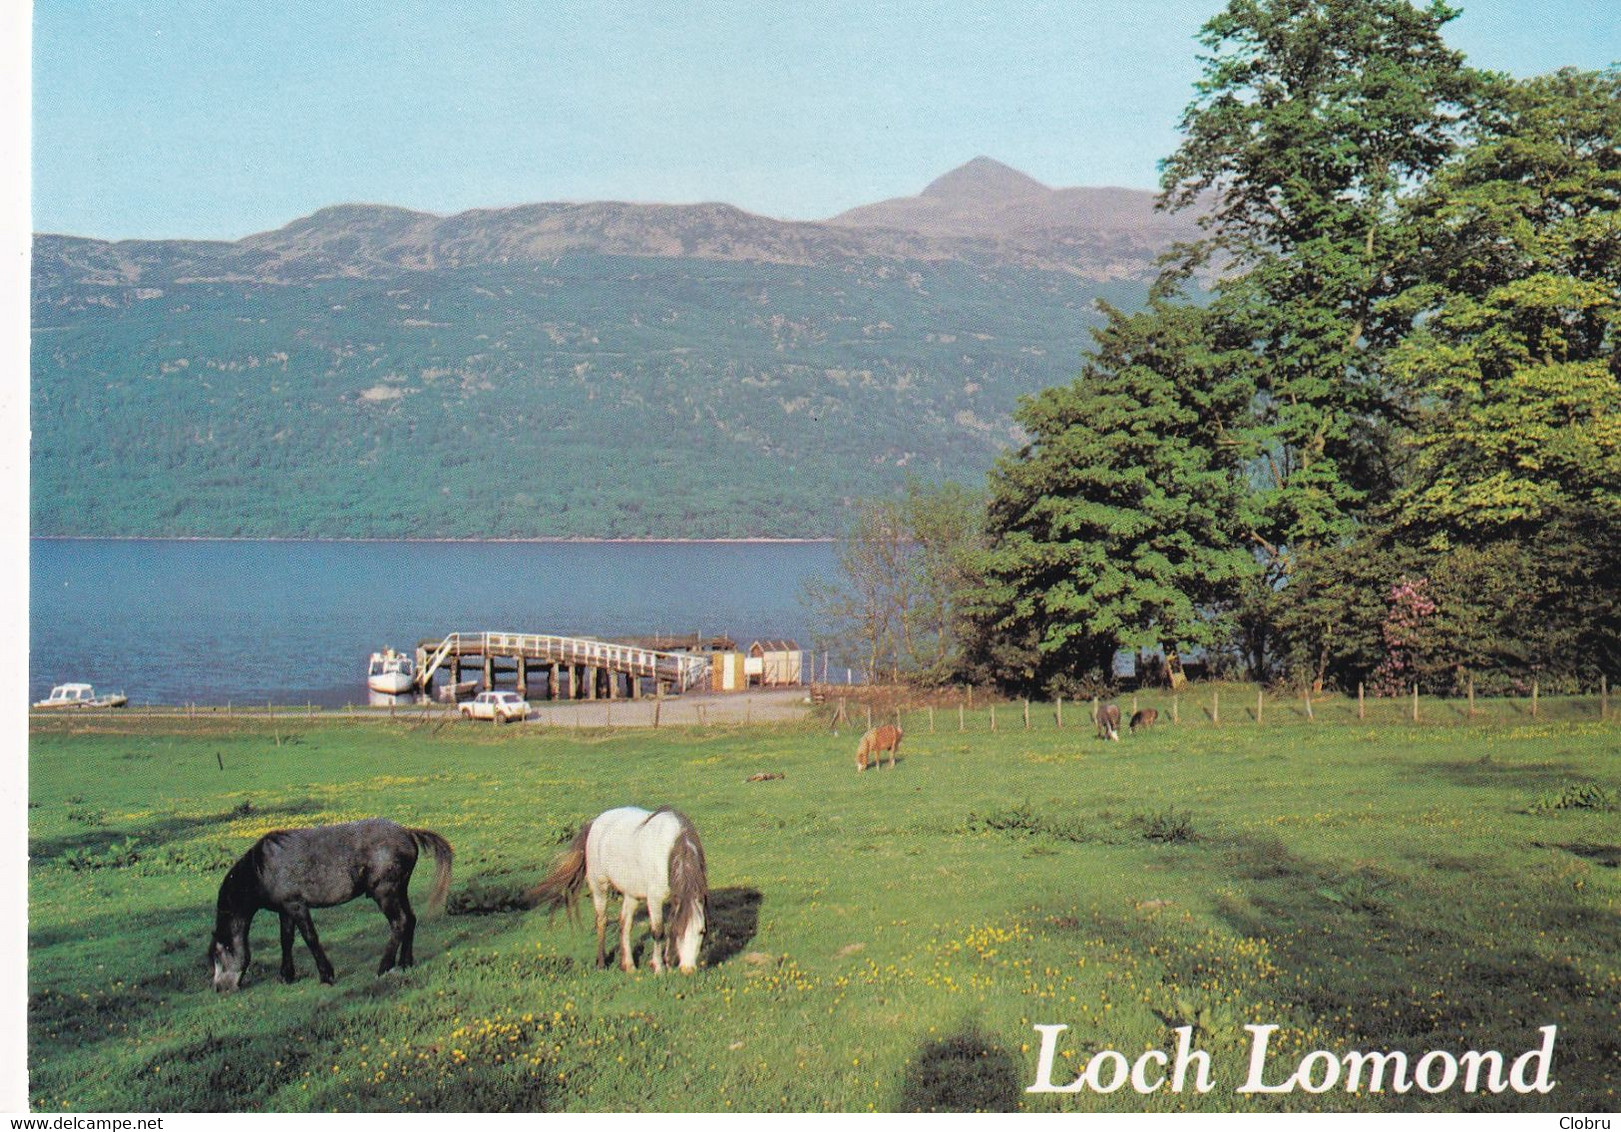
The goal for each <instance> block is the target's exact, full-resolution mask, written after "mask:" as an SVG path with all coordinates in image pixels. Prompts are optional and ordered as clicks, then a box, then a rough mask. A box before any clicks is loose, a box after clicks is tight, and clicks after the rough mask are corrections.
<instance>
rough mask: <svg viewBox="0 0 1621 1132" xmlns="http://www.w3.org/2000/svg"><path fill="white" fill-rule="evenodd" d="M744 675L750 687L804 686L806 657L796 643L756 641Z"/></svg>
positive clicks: (745, 664)
mask: <svg viewBox="0 0 1621 1132" xmlns="http://www.w3.org/2000/svg"><path fill="white" fill-rule="evenodd" d="M744 672H745V673H746V674H747V675H748V680H749V683H750V684H751V685H759V686H760V687H763V688H785V687H794V686H796V685H799V684H803V683H804V682H805V654H804V653H803V652H801V651H800V648H799V645H797V644H796V643H794V642H793V641H755V642H754V643H753V644H752V645H750V646H749V655H748V658H747V659H746V660H745V661H744Z"/></svg>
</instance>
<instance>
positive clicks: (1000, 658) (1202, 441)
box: [976, 302, 1255, 692]
mask: <svg viewBox="0 0 1621 1132" xmlns="http://www.w3.org/2000/svg"><path fill="white" fill-rule="evenodd" d="M1107 313H1108V315H1109V322H1108V324H1107V326H1105V327H1104V328H1103V329H1102V330H1099V331H1097V332H1095V333H1096V337H1097V346H1096V349H1095V351H1094V353H1093V355H1092V357H1091V359H1090V360H1089V362H1088V363H1087V365H1086V367H1085V369H1084V371H1083V373H1082V374H1081V376H1080V378H1079V379H1078V380H1077V381H1075V382H1074V383H1072V384H1071V385H1068V386H1061V387H1058V388H1054V389H1049V390H1046V391H1045V392H1043V393H1042V394H1040V395H1038V396H1036V397H1034V398H1031V399H1029V400H1027V401H1026V402H1025V403H1024V404H1023V405H1022V406H1021V408H1020V411H1019V414H1018V418H1019V422H1020V424H1021V425H1023V427H1024V428H1025V430H1026V431H1027V432H1028V434H1029V436H1030V440H1029V442H1028V443H1027V444H1026V445H1025V446H1024V447H1023V448H1021V449H1020V450H1019V451H1018V452H1016V453H1013V454H1011V455H1010V456H1008V457H1006V458H1004V459H1003V460H1002V461H1001V462H1000V463H999V464H998V465H997V467H996V469H995V470H994V471H993V473H992V476H991V498H990V503H989V507H988V511H987V521H986V525H987V531H988V538H989V544H990V549H989V550H988V551H987V552H986V554H985V556H984V559H983V575H984V583H983V589H982V590H981V592H980V600H979V602H978V606H977V610H976V613H977V624H978V629H979V634H978V638H977V646H976V654H977V657H978V659H979V661H980V662H981V663H982V664H984V665H985V666H987V667H989V668H992V669H994V670H995V672H996V674H997V675H998V676H999V677H1000V679H1001V680H1003V681H1004V682H1006V683H1011V684H1014V685H1018V686H1022V687H1024V688H1026V689H1030V690H1047V691H1060V692H1062V691H1076V690H1079V689H1080V688H1081V687H1084V686H1085V685H1086V684H1087V683H1088V682H1090V681H1106V680H1108V679H1109V678H1110V674H1111V670H1112V660H1113V657H1114V654H1115V652H1116V651H1117V650H1118V649H1120V648H1122V647H1127V648H1130V647H1146V646H1158V645H1165V646H1166V647H1172V648H1174V647H1177V646H1182V645H1188V644H1209V643H1211V642H1212V641H1213V640H1214V638H1215V635H1216V633H1217V632H1218V630H1217V628H1216V626H1215V624H1214V622H1213V621H1212V616H1211V615H1212V613H1214V612H1216V611H1218V610H1219V609H1220V608H1222V606H1223V605H1224V604H1225V603H1227V602H1228V601H1230V599H1231V598H1232V596H1233V595H1234V593H1235V592H1236V587H1237V586H1238V584H1239V582H1240V581H1241V579H1243V578H1244V577H1245V576H1246V575H1247V574H1248V573H1250V572H1251V571H1252V570H1253V569H1254V566H1255V560H1254V557H1253V556H1252V555H1251V554H1250V553H1249V552H1248V551H1247V550H1246V549H1245V548H1244V546H1243V544H1242V542H1241V541H1240V539H1239V536H1238V532H1239V530H1241V529H1242V527H1243V526H1244V525H1245V524H1246V523H1247V522H1248V516H1247V514H1246V510H1245V493H1244V490H1243V484H1242V464H1243V457H1244V449H1243V443H1244V442H1243V440H1242V437H1241V435H1240V430H1241V428H1242V424H1243V417H1244V414H1245V413H1246V412H1247V410H1248V405H1249V401H1250V398H1251V395H1252V393H1253V389H1252V387H1251V386H1249V385H1248V384H1247V383H1246V381H1245V380H1244V378H1243V377H1241V376H1240V377H1237V378H1235V377H1233V376H1232V374H1231V373H1230V372H1229V369H1228V367H1227V366H1226V364H1225V362H1224V359H1223V356H1222V351H1221V350H1220V349H1219V348H1215V347H1213V346H1212V344H1211V342H1212V339H1211V333H1210V331H1211V328H1210V326H1209V318H1208V314H1207V312H1205V311H1204V310H1203V309H1202V308H1199V307H1195V306H1191V305H1174V304H1169V303H1165V302H1156V303H1155V304H1153V305H1151V307H1150V308H1149V309H1148V310H1146V311H1143V312H1140V313H1137V314H1130V315H1127V314H1122V313H1121V312H1119V311H1112V310H1111V311H1108V312H1107Z"/></svg>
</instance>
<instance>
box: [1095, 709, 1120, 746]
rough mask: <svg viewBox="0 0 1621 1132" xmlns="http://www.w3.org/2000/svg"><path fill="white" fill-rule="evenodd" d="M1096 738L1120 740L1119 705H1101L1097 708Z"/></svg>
mask: <svg viewBox="0 0 1621 1132" xmlns="http://www.w3.org/2000/svg"><path fill="white" fill-rule="evenodd" d="M1098 738H1099V739H1115V740H1118V739H1119V738H1120V705H1119V704H1102V705H1100V706H1099V707H1098Z"/></svg>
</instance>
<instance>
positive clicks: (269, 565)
mask: <svg viewBox="0 0 1621 1132" xmlns="http://www.w3.org/2000/svg"><path fill="white" fill-rule="evenodd" d="M836 554H837V552H836V549H835V547H834V546H833V545H831V544H829V543H803V542H759V543H755V542H750V543H716V542H668V543H666V542H567V543H519V542H299V541H238V540H222V541H210V540H162V539H33V540H31V541H30V544H29V610H28V612H29V634H28V635H29V661H28V698H29V702H33V701H35V700H39V699H43V698H44V697H45V696H46V695H47V694H48V693H49V692H50V689H51V686H52V685H53V684H58V683H63V682H66V681H70V680H72V681H84V682H88V683H92V684H94V685H95V686H96V689H97V690H98V691H109V692H113V691H123V692H125V693H126V694H128V696H129V697H130V702H131V704H133V705H141V704H154V705H161V704H167V705H179V704H187V703H196V704H225V703H233V702H234V703H238V704H264V703H267V702H274V703H276V704H278V705H281V704H299V705H301V704H305V703H310V704H315V705H317V706H321V707H342V706H344V705H346V704H364V703H366V702H367V691H366V683H365V675H366V660H367V658H368V657H369V656H370V655H371V653H372V652H374V651H377V650H379V649H382V648H384V647H392V648H396V649H407V650H409V649H414V648H415V647H416V644H417V642H418V641H419V640H423V639H426V638H438V637H441V636H443V635H444V634H446V633H450V632H453V631H460V632H469V631H474V632H483V631H500V632H518V633H550V634H556V635H560V636H583V637H595V638H601V639H610V640H611V639H615V638H624V637H637V636H650V635H652V634H655V633H661V634H667V635H669V634H676V635H680V634H702V635H705V636H714V635H726V636H729V637H731V638H732V639H733V640H735V641H737V642H738V644H739V645H740V646H742V647H745V648H746V647H747V646H748V645H749V644H750V643H751V642H753V641H755V640H779V639H789V640H794V641H796V642H798V643H799V644H800V646H801V647H802V648H805V649H810V648H811V647H812V646H811V634H812V632H813V630H814V628H815V626H814V624H813V619H812V614H811V612H810V610H809V608H808V607H807V606H806V605H805V603H804V600H803V594H804V590H805V585H806V583H807V582H808V581H809V580H810V579H811V578H813V577H820V578H823V579H828V580H831V579H832V578H833V577H834V576H835V574H836V572H837V562H836Z"/></svg>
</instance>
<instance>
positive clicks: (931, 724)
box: [929, 704, 934, 735]
mask: <svg viewBox="0 0 1621 1132" xmlns="http://www.w3.org/2000/svg"><path fill="white" fill-rule="evenodd" d="M929 734H930V735H933V734H934V705H933V704H930V705H929Z"/></svg>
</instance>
